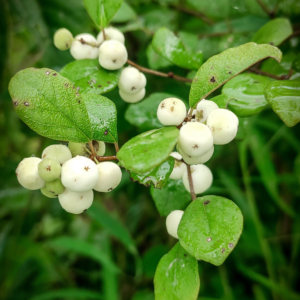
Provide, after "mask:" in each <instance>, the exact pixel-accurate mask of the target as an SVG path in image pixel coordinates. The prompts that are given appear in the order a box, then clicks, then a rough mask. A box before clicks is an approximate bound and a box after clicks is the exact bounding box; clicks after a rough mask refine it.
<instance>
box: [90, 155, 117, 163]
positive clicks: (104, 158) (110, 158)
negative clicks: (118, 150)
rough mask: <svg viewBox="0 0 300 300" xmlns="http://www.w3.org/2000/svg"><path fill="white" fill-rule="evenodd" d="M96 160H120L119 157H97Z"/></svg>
mask: <svg viewBox="0 0 300 300" xmlns="http://www.w3.org/2000/svg"><path fill="white" fill-rule="evenodd" d="M96 159H97V160H98V161H99V162H100V161H109V160H119V159H118V158H117V156H115V155H113V156H96Z"/></svg>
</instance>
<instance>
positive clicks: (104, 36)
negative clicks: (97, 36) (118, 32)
mask: <svg viewBox="0 0 300 300" xmlns="http://www.w3.org/2000/svg"><path fill="white" fill-rule="evenodd" d="M101 30H102V34H103V41H106V33H105V30H104V28H103V27H102V28H101Z"/></svg>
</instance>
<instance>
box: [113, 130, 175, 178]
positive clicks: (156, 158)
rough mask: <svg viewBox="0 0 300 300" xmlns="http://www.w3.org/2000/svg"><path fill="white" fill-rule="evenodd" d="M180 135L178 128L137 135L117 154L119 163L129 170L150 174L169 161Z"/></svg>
mask: <svg viewBox="0 0 300 300" xmlns="http://www.w3.org/2000/svg"><path fill="white" fill-rule="evenodd" d="M178 135H179V130H178V129H177V128H176V127H164V128H161V129H158V130H151V131H147V132H144V133H142V134H140V135H137V136H136V137H134V138H132V139H131V140H129V141H128V142H127V143H126V144H124V145H123V147H122V148H121V149H120V151H119V152H118V153H117V157H118V159H119V162H120V164H121V165H122V166H123V167H124V168H125V169H127V170H130V171H134V172H137V173H146V172H149V171H150V170H152V169H154V168H155V167H157V166H159V165H161V164H162V163H163V162H164V161H165V160H167V158H168V157H169V155H170V153H171V152H172V150H173V149H174V147H175V145H176V143H177V140H178Z"/></svg>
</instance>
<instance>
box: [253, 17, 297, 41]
mask: <svg viewBox="0 0 300 300" xmlns="http://www.w3.org/2000/svg"><path fill="white" fill-rule="evenodd" d="M292 33H293V28H292V25H291V23H290V21H289V20H288V19H274V20H271V21H270V22H268V23H267V24H265V25H264V26H263V27H262V28H260V29H259V30H258V31H257V32H256V33H255V35H254V37H253V39H252V41H253V42H255V43H257V44H271V45H274V46H279V45H280V44H281V43H282V42H283V41H284V40H285V39H287V38H288V37H289V36H290V35H291V34H292Z"/></svg>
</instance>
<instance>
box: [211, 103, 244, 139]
mask: <svg viewBox="0 0 300 300" xmlns="http://www.w3.org/2000/svg"><path fill="white" fill-rule="evenodd" d="M206 124H207V126H208V127H209V129H210V130H211V132H212V135H213V138H214V144H215V145H224V144H228V143H229V142H231V141H232V140H233V139H234V138H235V136H236V134H237V131H238V126H239V119H238V117H237V116H236V115H235V114H234V113H233V112H231V111H230V110H227V109H222V108H220V109H216V110H214V111H212V112H211V113H210V114H209V115H208V118H207V121H206Z"/></svg>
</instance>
